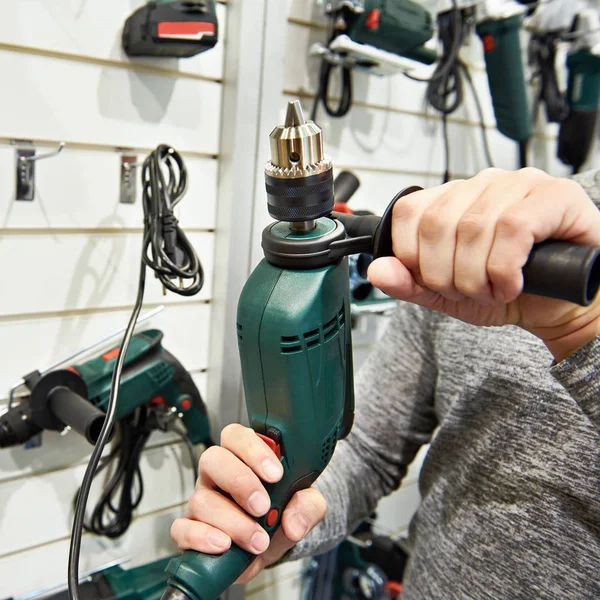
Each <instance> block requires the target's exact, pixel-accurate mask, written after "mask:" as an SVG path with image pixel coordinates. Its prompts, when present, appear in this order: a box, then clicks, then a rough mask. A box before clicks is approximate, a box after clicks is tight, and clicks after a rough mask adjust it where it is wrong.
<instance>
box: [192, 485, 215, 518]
mask: <svg viewBox="0 0 600 600" xmlns="http://www.w3.org/2000/svg"><path fill="white" fill-rule="evenodd" d="M209 496H210V494H209V492H208V490H206V489H205V488H199V489H197V490H196V491H195V492H194V493H193V494H192V496H191V497H190V499H189V501H188V513H189V515H190V517H191V518H193V519H197V520H199V519H201V517H202V515H203V514H205V513H206V510H207V505H208V502H209Z"/></svg>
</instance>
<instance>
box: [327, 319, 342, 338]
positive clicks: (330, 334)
mask: <svg viewBox="0 0 600 600" xmlns="http://www.w3.org/2000/svg"><path fill="white" fill-rule="evenodd" d="M339 329H340V328H339V326H338V318H337V316H336V317H334V318H333V319H331V321H329V322H328V323H325V326H324V327H323V337H324V338H325V341H326V342H328V341H329V340H332V339H333V338H334V337H335V336H336V334H337V332H338V331H339Z"/></svg>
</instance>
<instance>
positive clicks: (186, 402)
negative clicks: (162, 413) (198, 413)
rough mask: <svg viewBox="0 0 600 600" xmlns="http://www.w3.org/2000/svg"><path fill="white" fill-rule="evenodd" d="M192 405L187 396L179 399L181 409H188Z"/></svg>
mask: <svg viewBox="0 0 600 600" xmlns="http://www.w3.org/2000/svg"><path fill="white" fill-rule="evenodd" d="M191 407H192V401H191V400H190V399H189V398H184V399H183V400H182V401H181V410H189V409H190V408H191Z"/></svg>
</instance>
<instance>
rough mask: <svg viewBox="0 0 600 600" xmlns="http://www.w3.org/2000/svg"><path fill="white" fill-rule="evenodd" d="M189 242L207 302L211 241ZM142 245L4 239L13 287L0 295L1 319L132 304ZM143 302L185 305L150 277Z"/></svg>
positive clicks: (104, 239)
mask: <svg viewBox="0 0 600 600" xmlns="http://www.w3.org/2000/svg"><path fill="white" fill-rule="evenodd" d="M188 237H189V239H190V241H191V243H192V244H193V245H194V247H195V249H196V252H197V253H198V255H199V256H200V257H202V261H203V264H204V268H205V276H206V283H205V286H204V287H203V288H202V290H201V292H200V293H199V294H198V296H197V297H198V298H200V299H206V298H210V293H211V279H212V260H213V256H212V252H213V237H214V236H213V235H212V234H209V233H190V234H189V235H188ZM141 246H142V241H141V233H111V234H107V233H99V234H94V235H90V234H89V233H87V232H86V233H73V234H61V235H36V234H24V235H6V234H3V235H2V236H1V243H0V264H2V265H4V276H5V277H6V279H5V281H7V282H9V281H14V282H15V286H12V287H9V288H8V289H6V290H4V291H3V293H2V295H0V314H2V315H5V316H6V315H9V314H21V313H38V312H49V311H52V312H54V311H60V310H73V309H81V308H104V307H115V306H126V305H133V302H134V301H135V296H136V291H137V280H138V272H139V261H140V254H141ZM15 257H19V260H18V261H16V260H15ZM28 274H29V275H28ZM145 298H146V301H147V302H155V303H161V302H163V301H164V302H167V303H169V304H171V303H177V302H185V298H184V297H183V296H179V295H176V294H171V293H169V294H167V295H166V296H164V297H163V293H162V285H161V284H160V282H159V281H158V280H155V279H154V276H153V275H151V274H149V275H148V278H147V288H146V296H145Z"/></svg>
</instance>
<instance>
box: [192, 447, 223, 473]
mask: <svg viewBox="0 0 600 600" xmlns="http://www.w3.org/2000/svg"><path fill="white" fill-rule="evenodd" d="M220 451H221V447H220V446H211V447H210V448H207V449H206V450H205V451H204V452H203V453H202V454H201V455H200V460H199V461H198V468H199V469H200V471H207V470H208V469H209V467H210V466H211V465H215V464H218V455H219V454H220V453H221V452H220Z"/></svg>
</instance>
